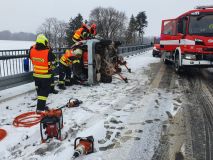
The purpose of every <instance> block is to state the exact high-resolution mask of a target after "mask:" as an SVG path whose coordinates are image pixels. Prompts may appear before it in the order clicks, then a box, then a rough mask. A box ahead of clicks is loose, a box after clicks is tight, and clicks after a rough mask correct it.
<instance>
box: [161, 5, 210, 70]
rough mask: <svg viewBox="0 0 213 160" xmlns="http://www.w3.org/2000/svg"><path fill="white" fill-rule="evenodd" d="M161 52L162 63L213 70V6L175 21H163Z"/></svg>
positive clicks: (179, 67) (177, 66)
mask: <svg viewBox="0 0 213 160" xmlns="http://www.w3.org/2000/svg"><path fill="white" fill-rule="evenodd" d="M160 50H161V52H162V57H163V61H164V63H165V64H167V63H168V62H173V63H174V68H175V71H176V72H179V71H180V70H182V69H183V68H184V67H188V66H193V67H213V6H201V7H197V8H196V9H194V10H191V11H188V12H186V13H184V14H182V15H180V16H179V17H177V18H175V19H167V20H163V21H162V26H161V37H160Z"/></svg>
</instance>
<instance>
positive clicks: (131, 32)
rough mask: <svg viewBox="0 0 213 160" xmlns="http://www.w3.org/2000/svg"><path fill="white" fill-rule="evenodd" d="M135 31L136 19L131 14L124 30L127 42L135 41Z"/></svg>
mask: <svg viewBox="0 0 213 160" xmlns="http://www.w3.org/2000/svg"><path fill="white" fill-rule="evenodd" d="M135 31H136V20H135V17H134V16H133V15H132V16H131V18H130V21H129V26H128V28H127V31H126V41H127V43H128V44H132V43H135V38H136V35H135Z"/></svg>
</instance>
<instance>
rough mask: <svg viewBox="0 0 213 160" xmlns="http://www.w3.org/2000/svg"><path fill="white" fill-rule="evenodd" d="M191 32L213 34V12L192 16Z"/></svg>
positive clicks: (205, 34)
mask: <svg viewBox="0 0 213 160" xmlns="http://www.w3.org/2000/svg"><path fill="white" fill-rule="evenodd" d="M189 34H196V35H204V36H213V14H211V15H199V16H191V17H190V22H189Z"/></svg>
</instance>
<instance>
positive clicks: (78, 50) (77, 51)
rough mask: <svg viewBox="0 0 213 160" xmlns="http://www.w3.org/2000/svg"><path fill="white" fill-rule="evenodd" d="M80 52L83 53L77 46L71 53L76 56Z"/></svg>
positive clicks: (80, 54)
mask: <svg viewBox="0 0 213 160" xmlns="http://www.w3.org/2000/svg"><path fill="white" fill-rule="evenodd" d="M82 53H83V51H82V50H81V49H79V48H77V49H75V50H74V51H73V54H74V55H76V56H82Z"/></svg>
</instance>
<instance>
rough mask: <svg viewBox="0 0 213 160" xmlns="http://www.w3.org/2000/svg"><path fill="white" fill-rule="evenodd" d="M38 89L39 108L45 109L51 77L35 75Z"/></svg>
mask: <svg viewBox="0 0 213 160" xmlns="http://www.w3.org/2000/svg"><path fill="white" fill-rule="evenodd" d="M34 80H35V86H36V91H37V99H38V101H37V110H45V107H46V100H47V97H48V95H49V92H50V87H51V78H38V77H34Z"/></svg>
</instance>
